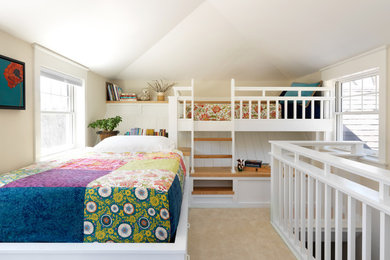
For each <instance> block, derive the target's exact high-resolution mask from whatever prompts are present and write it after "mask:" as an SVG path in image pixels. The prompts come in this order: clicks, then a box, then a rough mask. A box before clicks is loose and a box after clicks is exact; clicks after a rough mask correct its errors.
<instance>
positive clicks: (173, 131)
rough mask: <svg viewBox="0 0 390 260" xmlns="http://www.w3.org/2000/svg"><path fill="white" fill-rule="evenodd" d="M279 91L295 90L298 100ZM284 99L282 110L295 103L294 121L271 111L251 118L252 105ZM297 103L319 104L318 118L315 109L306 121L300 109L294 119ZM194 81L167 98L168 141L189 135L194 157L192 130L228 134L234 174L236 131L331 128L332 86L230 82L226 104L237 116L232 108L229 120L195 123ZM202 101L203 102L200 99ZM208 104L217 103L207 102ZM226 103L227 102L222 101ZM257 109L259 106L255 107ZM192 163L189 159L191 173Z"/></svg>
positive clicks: (315, 130) (192, 170)
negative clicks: (236, 106)
mask: <svg viewBox="0 0 390 260" xmlns="http://www.w3.org/2000/svg"><path fill="white" fill-rule="evenodd" d="M281 91H297V92H298V96H297V97H289V96H287V97H286V96H283V97H280V96H279V94H280V93H281ZM302 91H316V92H320V93H321V95H320V96H310V97H305V96H302ZM248 92H249V93H253V94H254V95H250V96H245V95H239V94H240V93H241V94H242V93H244V94H246V95H248V94H247V93H248ZM282 100H284V111H287V106H288V102H289V101H292V102H294V105H293V108H294V111H293V116H294V117H293V118H292V119H288V118H287V113H284V114H285V115H284V118H280V117H279V114H278V113H276V118H275V119H271V118H270V110H269V109H268V113H267V116H266V118H260V116H259V118H252V104H256V103H257V104H260V103H262V102H266V103H267V107H268V108H269V107H270V103H271V102H276V103H278V102H279V101H282ZM298 101H301V102H302V103H303V102H304V101H311V102H312V104H313V102H314V101H317V102H320V111H321V112H320V118H318V119H314V109H312V110H311V115H310V118H307V119H306V118H305V109H303V110H302V119H298V118H297V111H296V104H297V102H298ZM197 102H199V101H195V97H194V80H193V79H192V80H191V85H190V86H180V87H174V96H170V97H169V129H168V131H169V138H170V139H171V140H172V141H173V142H175V144H176V145H177V143H178V132H180V131H188V132H191V140H192V141H191V149H192V150H191V154H194V150H193V149H194V141H193V140H194V131H221V132H222V131H225V132H231V136H232V154H233V159H232V172H234V163H235V160H234V147H235V144H234V143H235V134H234V133H235V132H270V131H277V132H328V131H332V129H333V127H334V122H335V120H334V118H335V112H334V111H335V91H334V88H333V87H293V88H292V87H290V86H287V87H256V86H236V84H235V80H234V79H232V80H231V98H230V100H229V101H228V103H230V104H231V107H234V104H236V103H237V102H238V103H239V104H240V116H239V119H236V118H235V116H234V109H231V120H230V121H196V120H194V116H193V114H194V113H191V117H190V118H187V115H186V106H187V105H188V104H191V111H194V104H195V103H197ZM202 102H204V100H202ZM209 103H219V101H218V102H216V101H210V102H209ZM225 103H226V102H225ZM244 103H245V104H249V105H248V107H249V109H250V112H249V118H248V119H244V118H243V111H242V109H243V104H244ZM258 107H259V109H260V106H258ZM193 165H194V161H193V157H192V158H191V172H194V169H193Z"/></svg>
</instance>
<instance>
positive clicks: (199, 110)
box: [186, 102, 281, 121]
mask: <svg viewBox="0 0 390 260" xmlns="http://www.w3.org/2000/svg"><path fill="white" fill-rule="evenodd" d="M230 108H231V104H211V103H206V104H195V105H194V120H196V121H229V120H231V109H230ZM251 108H252V109H251V114H252V119H259V106H258V104H257V103H256V104H252V106H251ZM268 110H269V119H276V115H277V114H278V118H281V105H280V104H277V105H276V103H275V102H270V104H269V107H268V106H267V103H266V102H262V103H260V118H261V119H267V114H268ZM191 114H192V111H191V105H187V106H186V118H191ZM234 117H235V119H239V118H240V105H239V104H236V105H235V108H234ZM242 119H249V104H243V105H242Z"/></svg>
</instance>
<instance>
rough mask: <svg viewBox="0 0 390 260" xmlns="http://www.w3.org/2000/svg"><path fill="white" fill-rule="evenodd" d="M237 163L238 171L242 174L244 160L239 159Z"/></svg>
mask: <svg viewBox="0 0 390 260" xmlns="http://www.w3.org/2000/svg"><path fill="white" fill-rule="evenodd" d="M237 162H238V164H237V169H238V171H239V172H242V171H243V170H244V160H242V159H238V160H237Z"/></svg>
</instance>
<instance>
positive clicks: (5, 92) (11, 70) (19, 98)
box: [0, 55, 26, 110]
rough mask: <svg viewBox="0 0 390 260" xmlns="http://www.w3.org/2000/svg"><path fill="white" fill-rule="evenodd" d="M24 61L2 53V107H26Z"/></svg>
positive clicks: (0, 57)
mask: <svg viewBox="0 0 390 260" xmlns="http://www.w3.org/2000/svg"><path fill="white" fill-rule="evenodd" d="M24 67H25V65H24V62H21V61H18V60H14V59H11V58H8V57H5V56H2V55H0V109H20V110H24V109H26V96H25V93H26V84H25V76H26V74H25V69H24Z"/></svg>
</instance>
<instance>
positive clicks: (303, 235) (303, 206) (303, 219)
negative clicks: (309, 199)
mask: <svg viewBox="0 0 390 260" xmlns="http://www.w3.org/2000/svg"><path fill="white" fill-rule="evenodd" d="M305 222H306V175H305V174H304V173H303V172H302V175H301V250H302V253H305V250H306V245H305V244H306V228H305V226H306V225H305Z"/></svg>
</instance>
